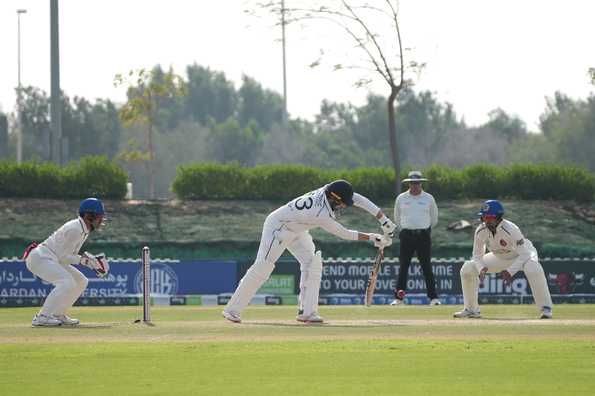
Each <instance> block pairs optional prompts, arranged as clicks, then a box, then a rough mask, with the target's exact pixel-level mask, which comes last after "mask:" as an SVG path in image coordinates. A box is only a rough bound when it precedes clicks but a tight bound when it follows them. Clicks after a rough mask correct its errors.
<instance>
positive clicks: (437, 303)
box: [430, 298, 442, 305]
mask: <svg viewBox="0 0 595 396" xmlns="http://www.w3.org/2000/svg"><path fill="white" fill-rule="evenodd" d="M430 305H442V303H441V302H440V300H439V299H437V298H433V299H431V300H430Z"/></svg>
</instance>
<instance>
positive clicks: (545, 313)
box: [539, 307, 553, 319]
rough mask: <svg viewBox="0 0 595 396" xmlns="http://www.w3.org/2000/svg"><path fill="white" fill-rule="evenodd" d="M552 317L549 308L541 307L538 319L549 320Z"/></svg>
mask: <svg viewBox="0 0 595 396" xmlns="http://www.w3.org/2000/svg"><path fill="white" fill-rule="evenodd" d="M552 317H553V315H552V309H551V308H550V307H543V309H542V310H541V316H540V317H539V319H551V318H552Z"/></svg>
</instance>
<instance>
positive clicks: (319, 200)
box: [269, 186, 380, 240]
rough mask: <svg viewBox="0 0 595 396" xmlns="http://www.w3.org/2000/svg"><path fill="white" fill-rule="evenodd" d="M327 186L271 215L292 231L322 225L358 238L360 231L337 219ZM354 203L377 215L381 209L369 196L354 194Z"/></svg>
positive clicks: (349, 237) (325, 228) (337, 232)
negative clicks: (346, 226)
mask: <svg viewBox="0 0 595 396" xmlns="http://www.w3.org/2000/svg"><path fill="white" fill-rule="evenodd" d="M325 190H326V186H324V187H321V188H319V189H317V190H314V191H311V192H309V193H306V194H304V195H302V196H301V197H298V198H296V199H294V200H292V201H290V202H289V203H287V204H286V205H283V206H281V207H280V208H278V209H276V210H275V211H274V212H272V213H271V214H270V215H269V216H271V217H273V218H274V219H275V220H277V221H279V222H280V223H282V224H284V225H285V226H286V227H287V229H288V230H290V231H292V232H296V233H297V232H303V231H308V230H310V229H312V228H317V227H320V228H322V229H323V230H325V231H327V232H329V233H331V234H333V235H336V236H338V237H339V238H342V239H348V240H357V237H358V232H357V231H354V230H348V229H347V228H345V227H344V226H343V225H341V224H340V223H339V222H337V220H336V219H335V214H334V212H333V210H332V209H331V205H330V204H329V202H328V200H327V198H326V193H325ZM353 205H354V206H357V207H359V208H361V209H364V210H365V211H367V212H368V213H370V214H372V215H373V216H376V214H377V213H378V211H379V210H380V209H379V208H378V206H376V205H375V204H373V203H372V202H371V201H370V200H369V199H368V198H366V197H364V196H363V195H360V194H353Z"/></svg>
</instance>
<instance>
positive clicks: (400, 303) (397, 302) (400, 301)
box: [390, 298, 405, 305]
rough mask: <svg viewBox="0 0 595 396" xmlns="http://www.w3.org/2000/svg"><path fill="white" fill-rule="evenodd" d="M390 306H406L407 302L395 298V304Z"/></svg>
mask: <svg viewBox="0 0 595 396" xmlns="http://www.w3.org/2000/svg"><path fill="white" fill-rule="evenodd" d="M390 305H405V301H404V300H399V299H398V298H395V299H394V300H393V302H391V303H390Z"/></svg>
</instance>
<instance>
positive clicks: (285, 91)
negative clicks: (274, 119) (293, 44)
mask: <svg viewBox="0 0 595 396" xmlns="http://www.w3.org/2000/svg"><path fill="white" fill-rule="evenodd" d="M281 36H282V38H281V46H282V48H283V127H284V128H287V119H288V114H287V69H286V65H287V61H286V57H285V0H282V1H281Z"/></svg>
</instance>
